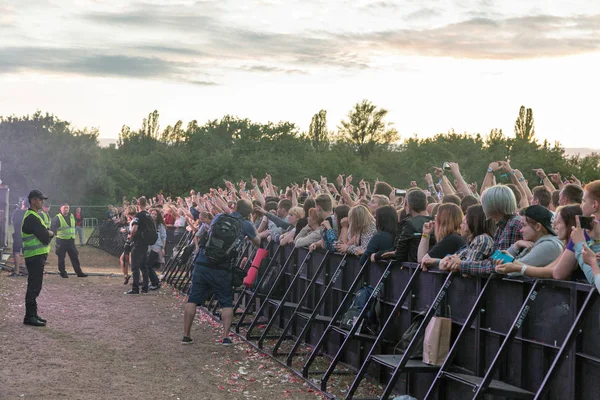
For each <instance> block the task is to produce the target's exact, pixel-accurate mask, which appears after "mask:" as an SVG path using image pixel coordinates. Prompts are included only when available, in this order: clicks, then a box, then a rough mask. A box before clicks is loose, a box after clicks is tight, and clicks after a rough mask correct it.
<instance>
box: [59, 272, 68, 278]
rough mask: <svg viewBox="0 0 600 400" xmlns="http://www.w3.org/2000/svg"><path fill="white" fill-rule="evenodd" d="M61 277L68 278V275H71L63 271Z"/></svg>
mask: <svg viewBox="0 0 600 400" xmlns="http://www.w3.org/2000/svg"><path fill="white" fill-rule="evenodd" d="M60 277H61V278H68V277H69V275H68V274H67V273H66V272H61V273H60Z"/></svg>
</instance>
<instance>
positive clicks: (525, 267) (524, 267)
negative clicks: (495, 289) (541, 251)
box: [521, 265, 527, 276]
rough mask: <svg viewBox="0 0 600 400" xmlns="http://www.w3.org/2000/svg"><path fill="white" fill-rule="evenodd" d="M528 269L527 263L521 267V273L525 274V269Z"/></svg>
mask: <svg viewBox="0 0 600 400" xmlns="http://www.w3.org/2000/svg"><path fill="white" fill-rule="evenodd" d="M526 270H527V265H523V266H522V267H521V275H523V276H525V271H526Z"/></svg>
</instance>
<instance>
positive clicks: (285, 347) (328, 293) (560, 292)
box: [88, 226, 600, 400]
mask: <svg viewBox="0 0 600 400" xmlns="http://www.w3.org/2000/svg"><path fill="white" fill-rule="evenodd" d="M99 228H100V226H99ZM99 228H97V229H96V231H98V235H92V237H90V239H89V241H88V242H90V241H92V242H93V243H98V246H96V247H99V248H102V249H103V250H105V251H108V252H109V253H111V254H113V253H112V252H111V250H110V249H112V248H113V247H112V246H116V244H113V242H118V240H114V238H110V237H105V238H104V240H102V237H103V236H104V235H105V234H111V233H113V232H114V231H113V230H111V229H108V228H106V229H101V228H100V229H99ZM96 231H95V232H94V233H95V234H96ZM96 237H97V238H96ZM93 238H94V239H93ZM174 239H175V236H173V240H174ZM173 243H174V244H173V248H174V249H175V250H174V251H173V257H171V259H170V260H169V261H168V263H167V265H166V267H165V271H164V278H163V280H164V281H166V282H167V283H168V284H170V285H172V286H173V287H175V288H176V289H177V290H179V291H181V292H183V293H187V291H188V290H189V286H190V281H191V272H192V270H193V258H194V257H193V255H192V256H190V255H189V254H187V257H186V256H185V253H186V247H188V246H192V235H191V234H189V233H187V232H186V233H184V234H182V235H179V236H178V240H177V243H175V242H174V241H173ZM103 247H104V248H103ZM263 247H266V248H268V250H269V253H270V262H269V264H268V266H267V267H266V270H265V271H264V272H263V273H262V274H261V276H259V278H258V279H257V282H256V284H255V287H259V286H260V283H261V280H262V279H264V278H265V276H266V275H267V274H266V271H268V270H269V269H271V268H276V270H278V269H279V268H280V270H279V271H280V272H279V274H277V278H276V280H275V282H274V283H273V285H272V287H271V288H270V290H269V291H268V293H264V292H263V293H259V291H258V290H256V289H253V288H250V289H247V288H241V289H238V290H237V298H236V305H235V311H236V315H237V318H236V320H235V321H234V328H235V330H236V332H238V333H240V334H241V335H242V336H243V337H244V338H245V339H246V340H249V341H251V342H252V343H254V344H255V345H256V346H257V347H258V348H261V349H263V351H266V352H269V353H271V355H272V356H273V357H275V358H276V359H278V360H281V357H282V356H283V357H284V358H285V361H280V362H284V363H285V364H286V365H287V366H288V367H289V368H291V369H293V370H294V371H295V372H297V373H298V374H302V375H303V376H304V377H305V378H306V379H317V381H318V382H320V388H321V390H323V391H324V393H326V395H327V396H328V397H333V395H332V394H331V392H330V391H329V388H330V386H328V384H329V383H330V381H331V379H332V376H334V375H337V374H341V375H350V376H351V377H352V384H350V386H349V387H348V390H347V392H346V394H345V397H346V398H353V396H356V397H361V396H360V393H361V384H362V383H364V381H365V377H366V376H368V377H369V379H372V380H375V381H379V382H380V383H381V384H382V385H383V386H382V387H383V390H382V391H381V393H377V395H376V396H377V397H376V398H381V399H388V398H392V396H395V395H400V394H409V395H411V396H414V397H415V398H417V399H440V400H441V399H443V400H455V399H456V400H458V399H460V400H462V399H483V398H486V399H512V398H515V399H548V400H554V399H556V400H558V399H560V400H565V399H595V398H599V395H598V393H600V380H598V379H594V378H593V377H594V376H596V377H597V376H600V345H599V344H598V340H599V339H598V338H600V320H599V317H600V301H598V293H597V291H596V289H595V288H594V287H592V286H590V285H587V284H583V283H578V282H570V281H555V280H532V279H527V278H519V279H515V278H507V277H505V276H499V275H492V276H490V277H484V278H480V277H463V276H460V275H459V274H449V273H447V272H444V271H438V270H432V271H428V272H422V271H421V269H420V268H419V266H418V265H416V264H411V263H405V264H402V265H397V264H396V263H395V262H390V263H366V264H365V265H360V264H359V262H358V258H356V257H354V256H349V255H341V254H337V253H323V252H314V253H309V252H308V250H307V249H304V248H299V249H294V248H293V247H290V246H286V247H283V246H278V245H277V244H275V243H268V244H265V243H264V244H263ZM189 249H190V247H188V250H189ZM255 252H256V248H254V247H253V246H250V245H249V244H248V245H246V246H245V248H244V254H243V256H245V257H246V258H245V259H244V258H242V257H240V261H239V267H241V268H244V269H248V268H249V266H250V264H251V261H252V258H253V255H254V253H255ZM187 253H189V251H187ZM241 260H246V261H245V262H242V261H241ZM365 285H368V286H371V287H372V288H374V290H373V292H372V294H371V296H370V297H369V301H368V303H367V305H366V306H365V307H364V308H363V309H362V311H361V312H360V314H359V315H358V316H356V322H355V323H354V324H353V325H352V327H351V328H350V329H348V328H346V329H344V328H342V327H341V325H340V318H341V316H342V315H343V314H344V312H345V311H346V310H347V308H348V307H349V304H350V303H351V302H352V299H353V297H354V296H353V295H354V293H356V291H357V290H358V289H360V288H361V287H363V286H365ZM372 304H377V305H378V306H377V309H378V310H379V309H380V311H379V312H378V320H379V321H380V329H379V331H376V332H365V330H364V325H363V323H364V322H365V321H366V317H367V315H368V313H369V311H368V310H371V309H372V307H371V305H372ZM206 307H207V309H208V311H209V312H212V313H213V314H214V315H217V316H218V315H219V309H218V305H217V304H216V302H215V301H211V302H209V303H208V304H207V305H206ZM445 313H449V314H450V317H451V319H452V336H451V348H450V352H449V354H448V357H447V358H446V359H445V361H444V363H443V364H442V365H441V366H431V365H427V364H425V363H423V361H422V358H421V354H418V353H415V351H414V350H415V349H418V348H419V342H420V340H421V339H422V338H423V336H424V334H425V330H426V327H427V324H428V322H429V321H430V320H431V319H432V318H433V317H434V316H436V315H438V316H439V315H441V314H445ZM414 321H420V322H418V323H417V326H418V327H417V329H416V333H415V334H414V336H413V337H412V339H411V340H410V343H408V344H407V346H405V348H404V349H399V348H398V343H399V341H400V339H401V337H402V335H403V333H404V332H406V331H407V329H408V328H409V327H410V326H411V324H413V322H414ZM305 349H307V350H305ZM303 351H304V353H303ZM317 361H318V362H317ZM318 365H325V366H326V367H325V368H324V369H323V368H321V369H322V370H319V368H318V367H317V366H318Z"/></svg>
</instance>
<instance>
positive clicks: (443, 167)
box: [442, 161, 450, 171]
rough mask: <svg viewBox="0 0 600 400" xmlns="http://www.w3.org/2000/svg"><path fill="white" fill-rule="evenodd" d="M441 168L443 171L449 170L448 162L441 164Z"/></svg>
mask: <svg viewBox="0 0 600 400" xmlns="http://www.w3.org/2000/svg"><path fill="white" fill-rule="evenodd" d="M442 169H443V170H444V171H450V163H449V162H448V161H446V162H445V163H444V164H442Z"/></svg>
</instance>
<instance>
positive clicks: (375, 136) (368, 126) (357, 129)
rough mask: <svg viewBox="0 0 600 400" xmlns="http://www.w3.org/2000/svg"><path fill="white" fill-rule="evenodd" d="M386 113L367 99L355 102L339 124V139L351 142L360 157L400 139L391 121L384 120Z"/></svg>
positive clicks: (367, 155) (364, 157)
mask: <svg viewBox="0 0 600 400" xmlns="http://www.w3.org/2000/svg"><path fill="white" fill-rule="evenodd" d="M387 113H388V111H387V110H385V109H383V108H379V109H378V108H377V107H376V106H375V105H374V104H373V103H371V102H370V101H368V100H363V101H362V102H360V103H356V104H355V105H354V109H353V110H352V111H350V113H349V114H348V120H347V121H342V122H341V126H339V139H340V140H341V141H344V142H348V143H351V144H353V145H354V146H355V147H356V150H357V153H358V154H359V155H360V156H361V158H363V159H366V158H368V157H369V156H370V155H371V154H372V153H373V152H374V151H375V150H376V149H377V148H378V147H383V148H385V147H384V146H386V145H389V144H391V143H393V142H395V141H397V140H399V139H400V137H399V136H398V131H397V130H396V129H394V128H392V123H389V122H385V120H384V118H385V116H386V115H387Z"/></svg>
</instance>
